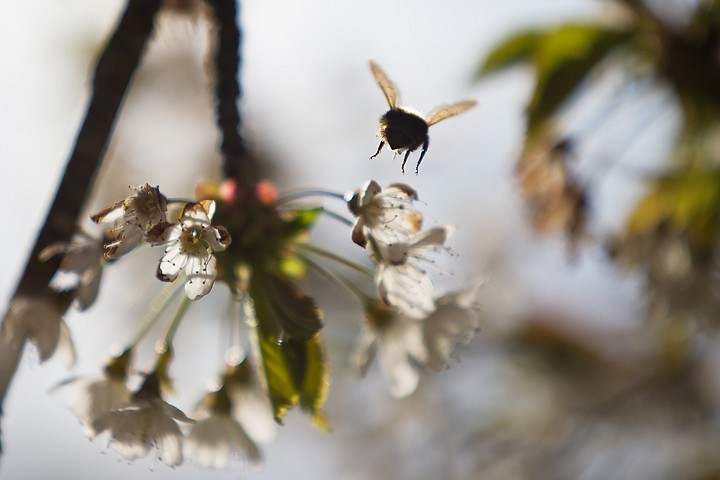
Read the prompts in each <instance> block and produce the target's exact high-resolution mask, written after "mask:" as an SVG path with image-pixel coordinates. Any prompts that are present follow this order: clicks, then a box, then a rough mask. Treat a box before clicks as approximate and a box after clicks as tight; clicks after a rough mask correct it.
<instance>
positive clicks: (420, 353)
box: [353, 302, 427, 397]
mask: <svg viewBox="0 0 720 480" xmlns="http://www.w3.org/2000/svg"><path fill="white" fill-rule="evenodd" d="M375 356H378V361H379V363H380V368H381V370H382V371H383V373H384V374H385V376H386V377H387V378H388V380H389V381H390V393H391V394H392V395H393V396H395V397H406V396H408V395H410V394H411V393H413V392H414V391H415V389H416V388H417V386H418V382H419V380H420V371H419V365H420V364H421V363H424V362H425V361H426V360H427V349H426V347H425V344H424V342H423V324H422V321H421V320H416V319H413V318H408V317H406V316H404V315H402V314H399V313H398V312H397V310H395V309H392V308H390V307H387V306H385V305H383V304H382V303H380V302H377V303H376V304H374V305H372V306H370V307H368V308H367V315H366V322H365V324H364V325H363V330H362V331H361V333H360V336H359V337H358V339H357V341H356V344H355V348H354V350H353V363H354V364H355V366H356V367H357V368H358V369H359V371H360V373H361V374H362V375H364V374H365V373H366V372H367V370H368V368H369V366H370V363H371V362H372V360H373V359H374V358H375Z"/></svg>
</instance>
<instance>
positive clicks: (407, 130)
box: [370, 60, 477, 175]
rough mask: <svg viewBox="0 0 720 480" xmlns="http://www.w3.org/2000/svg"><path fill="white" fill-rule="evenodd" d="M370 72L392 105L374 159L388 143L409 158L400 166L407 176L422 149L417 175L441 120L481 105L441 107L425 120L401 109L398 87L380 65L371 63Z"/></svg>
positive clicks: (384, 118) (381, 127)
mask: <svg viewBox="0 0 720 480" xmlns="http://www.w3.org/2000/svg"><path fill="white" fill-rule="evenodd" d="M370 70H372V74H373V77H375V81H376V82H377V84H378V85H379V86H380V89H381V90H382V92H383V94H384V95H385V98H386V99H387V102H388V104H389V105H390V110H388V111H387V112H386V113H385V115H383V116H382V117H380V121H379V122H378V123H379V131H378V136H379V137H380V145H379V146H378V149H377V152H375V155H373V156H372V157H370V158H375V157H377V156H378V155H379V154H380V151H381V150H382V148H383V146H385V144H386V143H387V144H388V145H389V146H390V149H391V150H393V151H394V152H395V153H402V152H403V151H404V152H405V158H403V162H402V167H400V168H401V169H402V172H403V173H405V163H406V162H407V159H408V156H409V155H410V152H414V151H415V150H417V149H418V148H419V147H420V146H422V151H421V152H420V158H419V159H418V162H417V165H415V175H417V173H418V168H419V167H420V162H422V160H423V157H424V156H425V152H427V149H428V145H429V143H430V137H429V136H428V128H429V127H430V126H431V125H435V124H436V123H438V122H439V121H440V120H445V119H446V118H448V117H452V116H455V115H458V114H460V113H462V112H464V111H465V110H469V109H470V108H472V107H474V106H475V105H476V104H477V100H463V101H460V102H456V103H451V104H448V105H441V106H439V107H437V108H435V109H434V110H433V111H431V112H430V114H429V115H428V116H427V118H423V117H422V116H421V115H420V114H417V113H414V112H412V111H411V110H409V109H406V108H403V107H401V106H399V103H400V99H399V94H398V90H397V88H396V87H395V84H394V83H393V82H392V81H391V80H390V79H389V78H388V76H387V75H386V74H385V72H383V71H382V69H381V68H380V67H379V66H378V64H377V63H375V62H373V61H372V60H370Z"/></svg>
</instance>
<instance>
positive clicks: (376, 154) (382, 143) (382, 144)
mask: <svg viewBox="0 0 720 480" xmlns="http://www.w3.org/2000/svg"><path fill="white" fill-rule="evenodd" d="M384 145H385V142H384V141H382V140H381V141H380V145H378V149H377V152H375V155H373V156H372V157H370V158H371V159H373V158H375V157H377V156H378V155H379V154H380V150H382V147H383V146H384Z"/></svg>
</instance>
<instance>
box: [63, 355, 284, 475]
mask: <svg viewBox="0 0 720 480" xmlns="http://www.w3.org/2000/svg"><path fill="white" fill-rule="evenodd" d="M128 356H129V352H126V353H125V354H123V355H120V356H118V357H116V358H114V359H113V360H112V361H111V362H110V363H109V364H108V366H107V367H106V368H105V371H104V373H103V374H102V375H99V376H96V377H83V378H79V379H74V380H71V381H68V382H65V383H64V384H63V385H62V388H63V389H64V390H66V391H67V393H68V406H69V407H70V409H71V410H72V412H73V413H74V414H75V415H76V416H77V417H78V419H79V420H80V422H81V423H82V424H83V426H84V427H85V433H86V435H87V436H88V437H89V438H95V437H97V436H100V435H102V434H103V433H108V434H109V436H110V441H109V445H110V446H111V447H112V448H113V449H114V450H115V451H116V452H117V453H118V454H119V455H121V456H122V457H124V458H126V459H128V460H135V459H139V458H143V457H145V456H147V454H148V453H149V452H150V450H151V449H153V448H156V449H157V452H158V457H159V458H160V459H161V460H162V461H163V462H164V463H166V464H167V465H169V466H177V465H180V464H181V463H182V462H183V460H184V458H185V457H189V458H191V459H192V460H194V461H195V462H196V463H197V464H198V465H200V466H203V467H212V468H223V467H225V466H226V465H228V463H229V462H230V461H231V460H232V459H233V458H234V457H235V458H239V459H243V458H246V459H247V460H248V461H249V463H250V464H252V465H257V464H258V463H259V461H260V451H259V449H258V447H257V443H265V442H267V441H268V440H270V439H272V438H273V437H274V432H275V426H274V420H273V417H272V411H271V409H270V405H269V401H268V399H267V397H266V396H265V393H264V391H263V390H262V387H261V386H260V385H259V384H258V383H257V382H251V381H238V380H237V379H234V378H232V376H230V375H227V376H226V381H225V383H224V385H223V386H222V387H221V388H219V389H218V390H216V391H213V392H210V393H208V394H207V395H206V397H205V398H204V399H203V401H202V402H201V406H200V407H199V408H198V409H197V411H196V412H195V414H194V417H196V418H195V419H191V418H189V417H188V416H187V415H185V413H183V412H182V411H181V410H180V409H178V408H177V407H175V406H173V405H171V404H169V403H167V402H166V401H165V400H163V398H162V395H161V393H160V392H161V388H160V383H161V382H160V375H159V374H158V372H152V373H150V374H148V375H146V376H145V377H144V379H143V381H142V384H141V386H140V387H139V388H138V389H136V390H134V391H132V390H131V389H129V388H128V387H127V383H128V372H127V369H128ZM228 368H229V370H230V371H233V369H237V368H239V366H233V367H228ZM241 412H242V413H241ZM184 425H187V426H188V427H187V429H188V431H187V434H184V432H183V428H184V427H183V426H184Z"/></svg>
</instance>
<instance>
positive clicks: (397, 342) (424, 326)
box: [353, 286, 480, 397]
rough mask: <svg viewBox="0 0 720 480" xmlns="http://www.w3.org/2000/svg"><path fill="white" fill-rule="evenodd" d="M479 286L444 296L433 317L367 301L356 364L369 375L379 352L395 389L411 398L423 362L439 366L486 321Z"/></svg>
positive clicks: (391, 391)
mask: <svg viewBox="0 0 720 480" xmlns="http://www.w3.org/2000/svg"><path fill="white" fill-rule="evenodd" d="M477 289H478V286H473V287H470V288H467V289H465V290H462V291H459V292H454V293H449V294H446V295H443V296H442V297H440V298H438V299H437V300H436V302H435V303H436V305H437V308H436V309H435V310H434V311H433V312H432V313H430V314H429V315H428V316H427V317H424V318H421V319H417V318H412V317H408V316H407V315H405V314H404V313H402V312H401V311H399V310H398V309H396V308H393V307H389V306H387V305H385V304H384V303H382V302H380V301H375V302H372V303H370V304H369V305H366V321H365V323H364V324H363V329H362V331H361V333H360V335H359V337H358V339H357V341H356V344H355V348H354V351H353V363H354V364H355V366H356V367H357V368H358V369H359V371H360V373H361V374H363V375H364V374H365V373H366V372H367V370H368V368H369V366H370V363H371V362H372V360H373V359H374V358H375V356H377V357H378V361H379V364H380V368H381V370H382V371H383V373H384V374H385V376H386V377H387V378H388V380H389V381H390V393H391V394H392V395H393V396H396V397H405V396H407V395H410V394H411V393H413V392H414V391H415V389H416V388H417V386H418V382H419V379H420V370H421V367H423V366H427V367H429V368H430V369H432V370H435V371H439V370H441V369H442V368H443V367H445V366H446V365H447V361H448V359H449V358H450V356H451V355H452V353H453V351H454V349H455V346H456V345H457V343H468V342H470V340H472V338H473V336H474V334H475V331H476V330H477V329H478V323H479V321H480V318H479V311H478V307H477V304H476V297H477Z"/></svg>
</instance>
